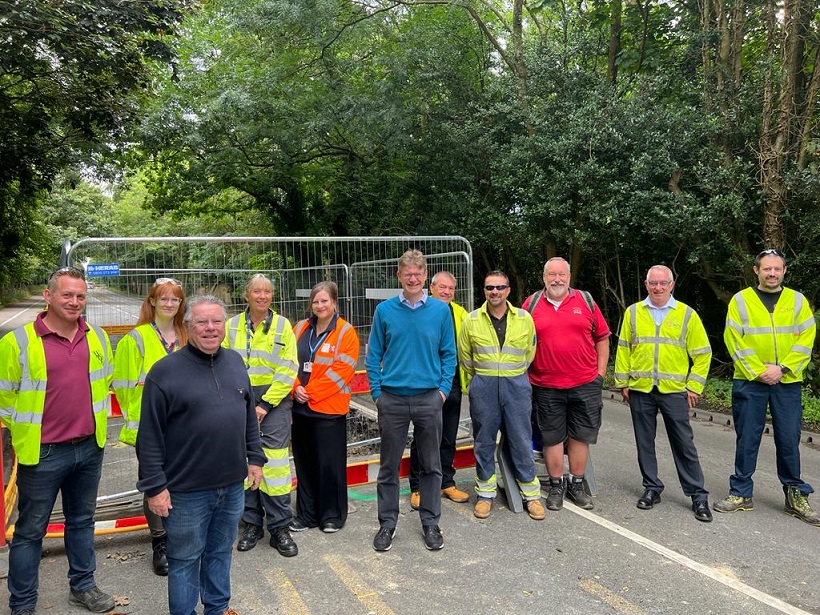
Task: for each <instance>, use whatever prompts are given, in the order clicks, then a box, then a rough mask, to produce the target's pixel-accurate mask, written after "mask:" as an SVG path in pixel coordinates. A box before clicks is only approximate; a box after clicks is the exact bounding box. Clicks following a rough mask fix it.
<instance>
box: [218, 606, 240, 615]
mask: <svg viewBox="0 0 820 615" xmlns="http://www.w3.org/2000/svg"><path fill="white" fill-rule="evenodd" d="M222 615H239V611H237V610H236V609H232V608H231V607H228V608H227V609H225V612H224V613H222Z"/></svg>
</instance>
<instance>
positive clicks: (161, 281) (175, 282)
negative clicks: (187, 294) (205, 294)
mask: <svg viewBox="0 0 820 615" xmlns="http://www.w3.org/2000/svg"><path fill="white" fill-rule="evenodd" d="M161 284H173V285H174V286H179V287H180V288H182V284H181V283H180V281H179V280H175V279H174V278H157V280H156V282H154V286H160V285H161Z"/></svg>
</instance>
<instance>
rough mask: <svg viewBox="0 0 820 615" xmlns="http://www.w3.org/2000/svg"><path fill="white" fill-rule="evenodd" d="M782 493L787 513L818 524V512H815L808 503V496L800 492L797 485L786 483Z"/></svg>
mask: <svg viewBox="0 0 820 615" xmlns="http://www.w3.org/2000/svg"><path fill="white" fill-rule="evenodd" d="M783 493H785V494H786V507H785V511H786V513H787V514H789V515H791V516H792V517H797V518H798V519H800V520H801V521H805V522H806V523H808V524H810V525H817V526H820V514H818V513H816V512H815V511H814V509H813V508H812V507H811V504H809V496H807V495H806V494H804V493H801V491H800V489H798V488H797V487H789V486H787V485H783Z"/></svg>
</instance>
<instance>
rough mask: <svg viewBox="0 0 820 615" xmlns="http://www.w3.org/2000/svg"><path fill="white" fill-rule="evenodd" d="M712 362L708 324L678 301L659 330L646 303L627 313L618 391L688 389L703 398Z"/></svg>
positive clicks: (617, 369)
mask: <svg viewBox="0 0 820 615" xmlns="http://www.w3.org/2000/svg"><path fill="white" fill-rule="evenodd" d="M690 359H691V363H690ZM711 361H712V347H711V346H710V345H709V338H708V337H707V335H706V329H704V327H703V322H701V320H700V316H698V315H697V312H695V310H693V309H692V308H691V307H689V306H688V305H686V304H685V303H681V302H680V301H678V302H677V305H676V306H675V307H674V308H672V309H670V310H669V312H668V313H667V314H666V318H664V319H663V322H661V324H660V326H657V325H656V324H655V321H654V320H653V319H652V312H651V308H650V307H648V306H647V305H646V304H645V303H643V302H640V303H633V304H632V305H630V306H629V307H628V308H627V310H626V313H625V314H624V320H623V323H622V324H621V333H620V337H619V339H618V353H617V354H616V355H615V386H617V387H618V388H621V389H625V388H629V389H633V390H635V391H641V392H643V393H648V392H649V391H651V390H652V389H653V387H658V391H660V392H661V393H681V392H683V391H685V390H687V389H688V390H690V391H692V392H693V393H697V394H698V395H700V394H701V393H703V387H704V385H705V384H706V376H708V375H709V364H710V363H711ZM690 364H691V368H690Z"/></svg>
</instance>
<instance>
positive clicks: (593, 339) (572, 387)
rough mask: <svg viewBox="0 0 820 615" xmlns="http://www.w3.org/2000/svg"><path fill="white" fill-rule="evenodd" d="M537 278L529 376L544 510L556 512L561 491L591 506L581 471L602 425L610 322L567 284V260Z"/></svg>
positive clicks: (530, 304)
mask: <svg viewBox="0 0 820 615" xmlns="http://www.w3.org/2000/svg"><path fill="white" fill-rule="evenodd" d="M543 277H544V290H542V291H538V292H537V293H535V294H534V295H532V296H531V297H529V298H528V299H527V300H526V301H525V302H524V306H523V307H524V309H525V310H527V311H529V313H530V314H532V318H533V320H534V321H535V333H536V336H537V338H538V344H537V346H536V351H535V360H533V362H532V365H531V366H530V372H529V374H530V382H531V383H532V385H533V389H532V396H533V407H534V408H535V415H536V419H537V423H538V428H539V430H540V432H541V438H542V439H543V446H544V462H545V463H546V466H547V472H548V473H549V479H550V488H549V494H548V496H547V508H548V509H550V510H560V509H561V508H562V507H563V505H564V493H565V492H566V495H567V497H569V498H570V499H571V500H572V501H573V502H575V504H576V505H577V506H580V507H581V508H584V509H586V510H591V509H592V508H593V503H592V497H590V495H589V494H588V493H587V491H586V488H585V485H584V471H585V469H586V465H587V459H588V457H589V445H590V444H595V442H596V441H597V440H598V430H599V429H600V428H601V408H602V407H603V404H604V402H603V394H602V391H603V389H602V387H603V384H604V376H605V375H606V367H607V361H609V335H610V332H609V326H608V325H607V324H606V321H605V320H604V317H603V316H602V315H601V310H600V309H598V306H596V305H595V302H594V301H593V300H592V297H591V296H590V294H589V293H588V292H586V291H582V290H576V289H574V288H570V286H569V282H570V268H569V263H568V262H567V261H566V260H564V259H563V258H560V257H555V258H551V259H549V260H548V261H547V262H546V264H545V265H544V276H543ZM565 452H566V455H567V458H568V460H569V481H568V483H567V484H566V485H565V484H564V453H565Z"/></svg>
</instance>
